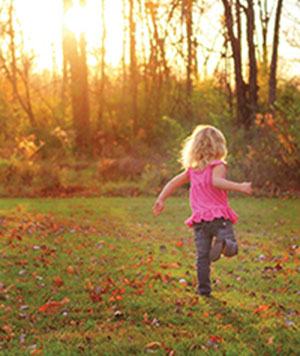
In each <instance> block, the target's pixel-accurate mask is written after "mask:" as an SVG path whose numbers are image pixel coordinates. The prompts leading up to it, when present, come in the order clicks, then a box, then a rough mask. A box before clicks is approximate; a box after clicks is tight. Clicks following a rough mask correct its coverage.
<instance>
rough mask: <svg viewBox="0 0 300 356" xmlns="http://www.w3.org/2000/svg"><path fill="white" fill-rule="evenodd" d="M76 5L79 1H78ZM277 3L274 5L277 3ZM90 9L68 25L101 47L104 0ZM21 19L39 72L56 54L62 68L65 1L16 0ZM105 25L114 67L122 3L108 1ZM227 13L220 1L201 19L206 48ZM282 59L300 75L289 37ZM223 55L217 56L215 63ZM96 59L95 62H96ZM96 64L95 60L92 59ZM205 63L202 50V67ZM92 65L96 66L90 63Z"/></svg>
mask: <svg viewBox="0 0 300 356" xmlns="http://www.w3.org/2000/svg"><path fill="white" fill-rule="evenodd" d="M295 1H297V0H288V1H287V3H288V5H287V6H288V9H287V11H285V12H284V14H285V16H284V17H283V19H282V29H283V31H284V32H287V29H288V27H289V25H290V22H289V21H288V20H287V16H286V15H287V13H291V12H293V11H291V9H292V6H293V5H292V4H293V2H295ZM75 2H76V0H75ZM273 3H274V2H273ZM87 5H88V6H87V9H86V12H85V13H83V12H82V10H78V8H77V10H76V8H75V9H74V10H73V11H72V12H70V14H69V15H68V17H67V20H66V24H67V26H68V27H70V28H71V29H72V30H73V31H75V32H79V31H80V30H81V29H84V31H85V33H86V38H87V41H88V45H89V49H92V48H93V47H95V46H99V44H100V43H101V36H102V34H101V1H100V0H87ZM15 6H16V11H17V16H18V18H19V22H20V25H21V28H22V31H23V35H24V45H25V49H26V50H28V51H30V50H33V51H34V53H35V55H36V56H37V58H36V64H37V68H38V69H43V68H49V69H51V68H52V66H53V55H54V56H55V61H56V64H57V65H58V66H60V64H61V63H62V54H61V34H62V30H61V29H62V23H63V14H62V0H26V1H25V0H15ZM105 11H106V16H105V22H106V27H107V40H106V50H107V52H106V61H107V62H108V63H109V64H111V65H112V66H117V65H118V64H119V62H120V59H121V57H122V42H123V35H122V34H123V18H122V1H121V0H109V1H106V9H105ZM222 13H223V6H222V4H221V1H220V2H216V1H215V2H214V6H213V7H212V9H211V12H210V14H209V15H206V16H204V17H203V18H202V19H201V21H202V22H201V24H202V26H203V28H205V29H207V28H209V31H206V32H205V36H203V39H202V40H203V41H206V42H207V43H203V44H204V46H206V45H207V46H208V47H209V46H211V43H213V42H214V39H215V37H216V34H217V32H216V31H217V23H218V21H216V19H218V18H220V16H221V14H222ZM222 41H223V39H222V38H221V36H219V40H218V41H217V42H216V51H217V50H218V46H221V45H222ZM279 56H280V57H284V58H285V59H286V60H287V61H285V63H284V62H283V61H280V67H281V68H279V70H282V71H283V72H285V73H289V74H290V75H291V76H294V75H300V61H297V60H296V61H294V59H297V58H299V57H300V49H293V48H292V47H291V46H290V45H289V44H288V42H287V41H286V38H285V36H282V37H281V42H280V48H279ZM218 57H219V56H217V55H215V61H216V60H217V58H218ZM94 60H95V59H94ZM90 61H92V59H90ZM203 61H204V58H203V56H201V51H199V58H198V62H199V68H200V69H201V65H202V63H203ZM90 64H92V63H90ZM214 67H215V62H214V55H212V61H211V67H210V68H211V71H213V69H214Z"/></svg>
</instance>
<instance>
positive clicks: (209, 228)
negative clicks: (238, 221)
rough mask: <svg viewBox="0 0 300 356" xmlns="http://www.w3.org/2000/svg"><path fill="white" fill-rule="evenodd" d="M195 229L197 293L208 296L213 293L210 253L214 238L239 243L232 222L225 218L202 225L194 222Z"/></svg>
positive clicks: (204, 222) (202, 223) (203, 222)
mask: <svg viewBox="0 0 300 356" xmlns="http://www.w3.org/2000/svg"><path fill="white" fill-rule="evenodd" d="M193 229H194V235H195V245H196V249H197V261H196V267H197V279H198V287H197V293H198V294H206V295H207V294H210V292H211V286H210V259H209V251H210V249H211V244H212V239H213V237H214V236H215V237H216V239H219V238H225V240H230V241H231V243H234V244H237V242H236V239H235V237H234V231H233V226H232V223H231V221H230V220H225V219H224V218H218V219H214V220H213V221H201V222H200V223H196V222H194V224H193Z"/></svg>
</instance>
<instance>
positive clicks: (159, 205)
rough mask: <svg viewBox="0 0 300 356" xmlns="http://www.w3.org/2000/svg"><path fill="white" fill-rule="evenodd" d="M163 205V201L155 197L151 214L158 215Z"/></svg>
mask: <svg viewBox="0 0 300 356" xmlns="http://www.w3.org/2000/svg"><path fill="white" fill-rule="evenodd" d="M164 207H165V202H164V201H163V200H161V199H157V200H156V202H155V204H154V205H153V208H152V211H153V214H155V215H159V214H160V213H161V212H162V211H163V210H164Z"/></svg>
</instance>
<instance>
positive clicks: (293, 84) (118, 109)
mask: <svg viewBox="0 0 300 356" xmlns="http://www.w3.org/2000/svg"><path fill="white" fill-rule="evenodd" d="M107 1H112V0H99V2H101V8H102V12H101V13H99V21H100V22H101V24H102V33H101V36H99V45H98V48H95V49H94V50H93V51H92V52H91V51H88V50H87V42H86V39H85V34H84V32H83V33H81V34H80V35H79V36H78V35H76V34H75V33H74V32H72V31H71V30H70V29H68V28H67V27H66V26H65V27H63V28H62V29H61V30H62V38H63V43H62V52H63V63H61V66H59V65H58V63H57V60H56V58H55V56H53V66H52V68H50V69H49V68H48V69H44V70H43V71H41V70H37V69H36V55H35V53H34V51H32V52H30V53H28V52H26V51H25V50H24V46H23V45H22V27H21V26H20V23H19V22H18V18H17V14H16V11H15V1H14V0H9V1H3V0H2V1H1V2H0V3H1V4H0V17H1V22H0V23H1V24H0V69H1V71H0V82H1V85H0V125H1V132H0V135H1V139H0V186H1V189H0V192H1V194H2V196H49V195H59V196H68V195H78V194H79V195H82V194H85V195H88V196H95V195H99V194H100V195H125V196H136V195H141V194H155V193H156V192H157V191H158V190H159V189H160V188H161V186H162V185H163V184H164V183H165V182H166V181H167V180H168V179H169V178H170V177H171V176H173V175H174V174H175V173H177V172H179V171H180V169H181V168H180V165H179V163H178V161H177V159H178V153H179V151H180V145H181V142H182V140H183V139H184V138H185V137H186V136H187V135H188V134H190V132H191V131H192V129H193V128H194V127H195V126H196V125H198V124H212V125H215V126H217V127H218V128H220V129H221V130H222V131H223V132H224V134H225V136H226V137H227V140H228V146H229V153H230V154H229V157H228V163H229V165H228V166H229V167H228V174H229V176H230V177H232V178H234V179H237V180H247V181H252V182H253V185H254V187H255V192H256V194H264V195H266V194H268V195H273V196H274V195H276V196H278V195H280V196H282V195H288V196H296V195H297V194H298V193H297V192H299V188H300V186H299V182H300V150H299V145H300V121H299V116H300V76H299V75H300V73H299V75H295V74H294V73H293V74H290V72H289V70H288V68H289V67H291V66H293V65H294V64H296V63H297V59H295V63H294V64H293V63H291V62H289V63H287V61H286V60H285V55H286V53H283V52H281V51H280V48H281V47H280V43H282V42H286V43H289V45H290V46H291V47H290V48H292V47H293V48H295V49H299V48H300V24H299V16H297V14H299V13H300V2H299V1H296V0H274V1H268V0H219V1H218V2H219V6H220V8H222V13H223V15H222V16H215V15H214V14H213V13H212V14H211V15H210V10H211V8H212V7H213V4H215V3H216V2H215V1H212V0H205V1H204V0H203V1H200V0H198V1H193V0H160V1H154V0H153V1H151V0H123V2H122V6H123V8H122V11H123V19H124V29H123V31H124V42H123V56H122V59H121V61H120V63H119V65H118V66H117V67H112V66H111V65H110V64H109V63H107V60H106V28H105V26H106V25H105V24H106V22H107V21H114V19H107V18H106V17H105V16H106V13H105V9H106V3H107ZM85 3H86V0H80V5H81V6H83V7H84V6H85ZM61 6H62V7H63V11H64V13H65V14H67V12H68V10H69V9H70V8H71V7H72V6H73V1H72V0H62V1H61ZM37 16H38V14H37ZM205 16H206V18H207V17H208V18H210V21H211V23H213V24H214V27H215V28H217V29H218V31H217V33H216V41H217V40H218V41H220V39H221V42H222V46H221V47H220V49H219V48H218V49H216V46H215V44H214V43H211V46H207V45H206V44H205V45H204V43H205V41H204V40H203V39H204V38H205V37H206V34H207V32H208V31H210V28H209V27H207V23H206V22H204V21H202V19H204V17H205ZM199 56H201V58H202V59H203V58H204V61H202V62H201V66H200V65H199ZM91 57H93V60H94V61H93V63H94V64H93V65H91V64H90V62H89V60H88V59H89V58H91ZM216 58H217V60H216ZM95 63H96V64H95ZM212 66H213V67H214V69H213V70H212V71H210V70H209V69H210V68H212Z"/></svg>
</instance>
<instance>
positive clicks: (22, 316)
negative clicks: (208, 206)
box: [0, 198, 300, 356]
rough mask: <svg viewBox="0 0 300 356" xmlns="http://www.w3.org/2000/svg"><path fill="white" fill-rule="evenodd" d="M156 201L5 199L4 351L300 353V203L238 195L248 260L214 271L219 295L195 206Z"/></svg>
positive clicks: (0, 294) (0, 247) (0, 318)
mask: <svg viewBox="0 0 300 356" xmlns="http://www.w3.org/2000/svg"><path fill="white" fill-rule="evenodd" d="M153 202H154V199H150V198H128V199H126V198H101V199H96V198H95V199H79V198H78V199H77V198H76V199H75V198H74V199H45V200H34V199H32V200H30V199H2V200H0V211H1V214H0V218H1V222H2V228H1V230H0V234H1V235H0V238H1V239H0V241H1V244H0V258H1V259H0V264H1V266H0V267H1V270H0V283H1V284H0V355H1V356H2V355H9V356H11V355H31V354H32V355H37V354H40V355H49V356H50V355H55V356H57V355H72V356H74V355H101V356H102V355H103V356H104V355H109V356H111V355H112V356H113V355H116V356H120V355H149V354H150V355H151V354H155V355H169V356H172V355H173V356H174V355H183V356H186V355H200V354H201V355H202V354H206V355H229V356H233V355H296V354H297V352H298V350H299V349H300V343H299V324H298V320H299V289H298V288H299V270H300V267H299V259H298V257H299V236H300V220H299V216H300V202H299V200H276V199H270V200H269V199H266V200H262V199H261V200H259V199H254V198H247V199H242V198H235V199H232V200H231V205H232V207H233V208H234V209H235V210H236V211H237V212H238V213H239V215H240V220H239V222H238V223H237V225H236V226H235V231H236V235H237V238H238V241H239V245H240V253H239V255H238V256H236V257H234V258H232V259H226V258H222V259H221V260H219V261H217V262H216V263H215V264H213V266H212V276H211V279H212V284H213V296H214V297H213V298H211V299H203V298H201V297H198V296H196V295H195V285H196V274H195V267H194V265H195V249H194V242H193V233H192V231H191V230H190V229H188V228H186V227H185V225H184V224H183V221H184V220H185V219H186V218H187V217H188V215H189V214H190V209H189V205H188V202H187V200H186V199H183V198H170V199H169V200H168V202H167V204H166V209H165V212H164V213H163V214H162V215H161V216H159V217H157V218H155V217H154V216H153V215H152V214H151V207H152V204H153ZM182 280H185V281H186V282H185V283H182V282H183V281H182ZM66 298H67V299H66ZM50 301H51V302H53V301H56V302H57V301H59V302H62V301H64V302H62V303H61V305H58V307H57V309H55V308H54V309H52V310H51V309H50V308H49V304H48V308H47V306H46V307H45V308H44V309H45V310H44V311H43V310H40V309H39V307H41V306H45V305H46V303H48V302H50Z"/></svg>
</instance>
